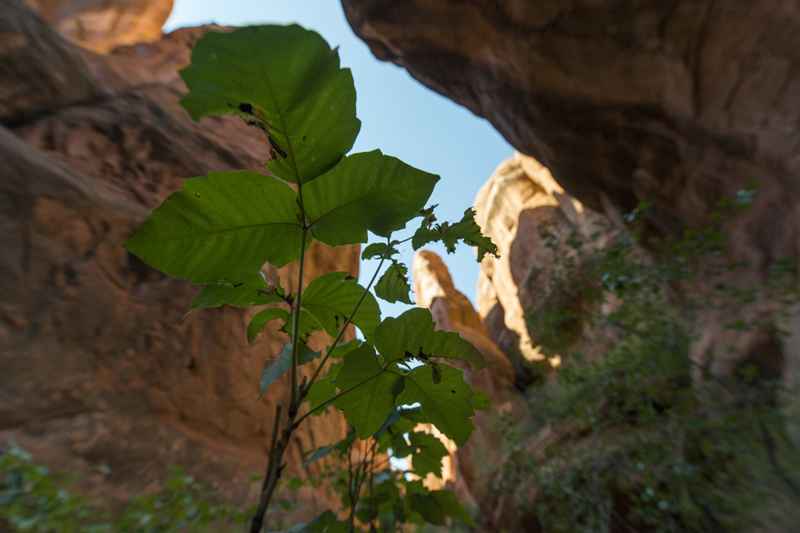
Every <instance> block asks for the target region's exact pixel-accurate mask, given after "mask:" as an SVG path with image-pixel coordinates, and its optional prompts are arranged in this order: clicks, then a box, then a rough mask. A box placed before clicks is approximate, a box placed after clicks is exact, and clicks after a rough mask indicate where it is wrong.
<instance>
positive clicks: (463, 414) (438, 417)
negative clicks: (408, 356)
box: [397, 365, 474, 446]
mask: <svg viewBox="0 0 800 533" xmlns="http://www.w3.org/2000/svg"><path fill="white" fill-rule="evenodd" d="M439 375H440V376H439V377H440V378H441V379H439V380H435V379H434V375H433V369H432V368H431V367H430V366H428V365H425V366H419V367H417V368H415V369H414V370H412V371H411V372H410V373H409V374H408V375H407V376H406V377H405V379H404V381H405V383H404V387H403V392H401V393H400V395H399V396H398V398H397V404H398V405H404V404H408V405H410V404H415V403H417V402H419V404H420V413H421V415H422V417H423V418H424V419H425V420H427V421H429V422H431V423H432V424H433V425H435V426H436V428H437V429H438V430H439V431H441V432H442V433H444V434H445V435H447V436H448V437H450V438H451V439H453V440H454V441H455V442H456V444H458V445H459V446H461V445H463V444H464V443H465V442H466V441H467V439H468V438H469V435H470V433H472V429H473V425H472V420H470V418H471V417H472V415H473V414H474V411H473V409H472V403H471V396H472V390H471V389H470V388H469V386H468V385H467V384H466V383H464V377H463V372H462V371H461V370H459V369H457V368H453V367H450V366H444V365H442V366H440V367H439ZM437 381H438V382H437Z"/></svg>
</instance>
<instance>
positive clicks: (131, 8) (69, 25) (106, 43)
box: [25, 0, 173, 53]
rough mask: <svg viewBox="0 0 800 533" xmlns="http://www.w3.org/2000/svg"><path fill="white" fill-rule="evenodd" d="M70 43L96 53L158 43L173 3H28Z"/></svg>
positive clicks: (95, 0) (170, 0)
mask: <svg viewBox="0 0 800 533" xmlns="http://www.w3.org/2000/svg"><path fill="white" fill-rule="evenodd" d="M25 1H26V2H27V4H28V5H29V6H30V7H31V8H32V9H34V10H35V11H36V12H37V13H39V15H40V16H41V17H42V18H43V19H44V20H45V21H47V23H48V24H49V25H50V26H52V27H53V28H55V29H56V30H57V31H58V32H59V33H61V35H63V36H64V37H66V38H67V39H69V40H70V41H72V42H74V43H76V44H78V45H80V46H82V47H84V48H88V49H90V50H94V51H96V52H103V53H104V52H109V51H111V50H113V49H114V48H116V47H117V46H121V45H126V44H136V43H142V42H152V41H157V40H158V39H160V38H161V28H162V27H163V26H164V22H166V21H167V18H168V17H169V15H170V13H171V12H172V4H173V0H112V1H109V0H88V1H87V0H82V1H75V0H25Z"/></svg>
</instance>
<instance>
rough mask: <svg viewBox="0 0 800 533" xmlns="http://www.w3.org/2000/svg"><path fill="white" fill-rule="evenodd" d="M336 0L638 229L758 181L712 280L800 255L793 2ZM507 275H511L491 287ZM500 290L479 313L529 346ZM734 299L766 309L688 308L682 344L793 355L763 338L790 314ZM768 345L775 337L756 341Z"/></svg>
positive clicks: (364, 34)
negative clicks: (499, 313)
mask: <svg viewBox="0 0 800 533" xmlns="http://www.w3.org/2000/svg"><path fill="white" fill-rule="evenodd" d="M342 3H343V5H344V8H345V13H346V15H347V17H348V20H349V21H350V24H351V26H352V27H353V29H354V30H355V31H356V33H357V34H358V35H359V36H360V37H361V38H362V39H364V41H366V42H367V44H368V45H369V46H370V48H371V50H372V52H373V53H374V54H375V55H376V56H377V57H378V58H380V59H383V60H387V61H392V62H394V63H396V64H398V65H401V66H403V67H405V68H406V69H407V70H408V71H409V73H410V74H411V75H413V76H414V77H415V78H417V79H418V80H420V81H421V82H422V83H424V84H425V85H427V86H429V87H431V88H432V89H434V90H436V91H438V92H440V93H442V94H443V95H445V96H448V97H449V98H451V99H452V100H454V101H456V102H458V103H460V104H462V105H464V106H465V107H467V108H468V109H470V110H472V111H473V112H474V113H476V114H478V115H480V116H483V117H485V118H487V119H488V120H489V121H490V122H491V123H492V124H493V125H494V126H495V127H496V128H497V129H498V131H500V132H501V133H502V134H503V136H504V137H505V138H506V139H507V140H508V141H509V142H511V144H512V145H513V146H515V147H516V148H517V149H518V150H519V151H520V152H522V153H525V154H529V155H531V156H534V157H535V158H536V159H537V160H538V161H540V162H541V163H542V164H544V165H545V166H546V167H547V168H549V169H550V171H551V172H552V175H553V177H554V178H555V180H556V181H557V182H558V183H559V184H561V185H563V186H564V189H565V190H566V191H567V192H569V193H570V194H571V195H573V196H574V197H575V198H576V199H577V200H579V201H580V202H581V203H582V204H583V205H585V206H587V207H589V208H591V209H594V210H596V211H598V212H600V213H604V214H606V215H608V217H609V218H610V219H612V220H613V219H618V218H619V217H620V214H621V213H628V212H630V211H631V210H632V209H634V208H635V207H636V206H638V205H640V204H641V203H648V204H650V206H651V207H650V209H649V210H647V213H646V214H645V216H644V220H645V222H646V230H647V231H646V232H645V235H644V236H645V240H644V242H645V244H646V245H647V246H654V244H655V243H656V242H657V241H658V240H659V239H661V238H668V239H672V238H676V237H678V236H680V235H682V234H683V232H684V230H686V229H687V228H690V229H696V228H702V227H706V226H707V225H708V224H710V221H711V220H712V219H713V213H714V212H715V211H716V210H717V208H718V206H719V205H720V203H721V202H723V201H730V199H732V198H737V197H740V196H744V197H746V198H749V197H750V196H751V194H752V193H754V195H753V196H752V204H751V205H750V206H749V208H748V209H747V210H746V211H745V212H743V213H739V214H738V215H737V216H736V217H735V218H733V219H731V220H729V221H728V222H727V223H726V225H725V228H724V233H725V235H726V236H727V239H728V241H729V246H728V247H727V257H726V258H725V261H728V262H729V263H730V264H739V265H743V266H744V267H745V268H739V269H738V271H737V272H736V273H733V274H731V275H729V276H728V277H727V279H725V283H727V284H730V285H734V286H739V287H752V286H754V285H755V286H759V285H762V286H763V285H764V284H765V283H766V282H767V281H768V279H769V277H770V275H771V274H770V272H771V269H772V268H773V267H775V265H776V264H779V263H780V261H781V260H783V259H785V258H797V257H800V186H799V185H798V183H799V182H798V179H797V176H798V173H799V172H800V156H799V155H798V154H800V140H798V136H797V135H796V131H797V129H798V126H800V69H798V68H796V67H797V65H798V64H800V46H799V44H800V5H798V3H797V2H795V1H793V0H777V1H775V2H769V3H764V2H756V1H745V2H714V1H712V0H679V1H677V2H660V1H657V0H649V1H644V2H640V1H634V0H620V1H616V2H596V1H591V0H574V1H569V2H563V1H556V0H548V1H544V2H536V3H535V4H533V3H530V2H521V1H516V0H501V1H498V2H455V1H447V0H444V1H439V0H414V1H409V2H402V3H398V2H390V1H388V0H343V2H342ZM515 201H516V200H515ZM748 202H749V200H748ZM517 246H519V247H523V246H524V245H523V244H522V243H519V244H518V245H517ZM511 262H512V263H513V259H512V260H511ZM519 283H520V280H519V279H517V280H515V281H514V283H511V284H510V285H509V284H507V283H505V282H503V285H507V286H508V287H513V286H518V284H519ZM680 289H681V290H682V291H683V293H684V294H697V293H698V291H699V290H702V289H703V288H702V287H698V286H697V285H693V286H688V287H680ZM503 291H505V292H506V293H508V294H511V293H513V290H509V291H506V289H502V290H501V292H500V293H498V301H499V300H500V299H501V298H504V294H505V293H504V292H503ZM523 297H524V295H523ZM505 299H506V300H508V298H507V297H506V298H505ZM488 301H489V302H491V298H488ZM501 303H502V304H503V306H504V311H505V312H507V313H510V315H511V317H510V318H504V319H503V320H502V321H500V320H499V319H496V318H495V319H492V318H491V317H490V318H489V323H490V330H496V328H494V326H491V324H492V323H494V321H495V320H498V322H500V323H503V322H504V323H505V324H506V325H510V324H511V326H509V327H510V328H511V330H510V331H512V332H513V333H514V334H516V335H519V336H520V340H513V339H512V340H507V341H503V340H502V339H500V338H499V337H498V340H499V341H500V343H501V345H503V346H508V345H515V344H516V345H521V351H522V352H523V353H525V352H530V348H529V347H528V346H527V339H525V338H524V335H523V333H524V332H522V330H521V328H520V327H519V326H518V325H517V326H513V324H518V322H519V319H518V316H519V313H518V310H515V307H516V305H515V304H513V302H512V303H508V301H506V302H501ZM484 312H487V313H488V310H485V309H484ZM744 312H745V313H746V314H747V315H748V320H751V321H756V322H759V323H761V324H763V327H761V328H758V329H757V330H753V331H750V332H748V333H746V334H740V332H731V331H729V330H728V331H726V330H725V328H724V327H723V326H722V324H723V323H724V322H725V321H726V316H725V312H724V311H723V312H717V313H714V312H708V313H704V314H701V316H698V318H697V321H698V323H699V324H702V327H701V328H700V329H701V330H703V336H702V338H701V339H699V340H698V342H697V343H696V344H695V347H694V350H693V357H694V359H695V361H696V362H697V363H698V364H700V365H707V364H708V365H709V366H710V367H711V370H712V373H713V374H716V375H725V374H728V373H730V371H731V370H732V369H733V368H734V367H735V366H736V365H737V364H739V363H740V362H742V361H744V360H750V359H752V358H762V359H764V360H769V361H771V362H769V361H768V362H766V363H765V364H766V365H773V366H774V365H777V366H784V367H785V368H787V369H790V368H796V367H797V363H793V361H797V360H799V359H800V353H798V352H797V351H796V349H795V348H793V346H794V345H793V344H792V343H791V342H787V341H786V340H785V339H783V340H779V339H776V338H775V335H774V331H775V330H779V329H784V327H785V326H784V324H782V320H783V319H781V318H778V317H777V316H776V309H775V306H774V305H772V302H770V301H763V300H761V301H755V302H751V303H750V304H748V308H747V309H746V310H744ZM771 331H772V332H773V333H771ZM731 345H733V346H735V347H736V348H735V349H733V350H731V349H729V348H728V347H729V346H731ZM766 345H769V346H775V347H776V349H774V350H773V349H770V350H767V352H769V353H768V354H767V355H764V350H763V347H764V346H766ZM708 354H714V359H713V361H709V355H708ZM788 373H789V372H788V371H787V376H788ZM787 379H789V377H787Z"/></svg>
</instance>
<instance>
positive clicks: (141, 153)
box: [0, 4, 358, 510]
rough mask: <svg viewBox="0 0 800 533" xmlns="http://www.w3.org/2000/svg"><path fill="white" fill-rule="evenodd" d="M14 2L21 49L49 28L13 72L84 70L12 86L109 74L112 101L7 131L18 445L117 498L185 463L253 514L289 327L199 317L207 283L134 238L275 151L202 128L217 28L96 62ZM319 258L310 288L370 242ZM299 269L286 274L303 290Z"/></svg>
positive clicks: (15, 53) (9, 315)
mask: <svg viewBox="0 0 800 533" xmlns="http://www.w3.org/2000/svg"><path fill="white" fill-rule="evenodd" d="M13 5H14V9H16V10H17V12H16V14H15V15H14V17H11V18H10V20H16V21H22V22H19V23H18V24H17V23H14V24H12V25H9V26H6V27H4V33H3V34H2V35H3V39H5V41H4V42H7V43H12V44H13V43H16V42H18V41H19V40H20V39H23V38H27V37H25V36H26V35H35V36H38V40H37V43H38V47H37V48H33V49H31V48H25V47H17V46H4V47H3V48H2V53H3V54H4V56H3V57H4V58H6V61H9V62H10V63H9V64H21V63H22V62H30V63H32V64H37V63H38V62H39V61H41V62H44V61H46V60H47V58H50V57H69V58H71V60H70V62H67V61H63V62H50V63H49V64H47V65H46V70H47V72H48V73H49V76H50V77H40V76H39V75H38V71H36V70H35V69H32V70H30V71H22V70H20V71H18V72H20V73H25V72H29V74H26V75H25V76H22V74H20V76H21V77H19V76H18V77H5V76H4V77H2V78H1V79H0V87H2V89H0V92H3V91H6V92H3V94H6V93H7V91H8V85H9V84H11V86H12V87H28V88H29V90H31V91H32V92H35V90H36V87H38V86H39V84H42V87H43V90H44V89H46V88H47V87H48V85H47V84H49V83H51V82H50V80H51V79H56V80H64V83H67V84H72V83H73V82H72V81H70V80H72V78H71V77H73V76H75V75H76V74H77V75H79V77H78V78H77V79H78V80H84V79H87V76H88V75H87V73H88V72H91V73H92V74H91V76H90V77H88V81H87V82H86V85H87V86H89V87H92V86H97V87H99V88H100V92H101V94H102V95H101V96H97V97H92V98H88V99H86V98H83V99H80V100H79V101H73V102H70V103H69V105H67V102H65V101H64V100H60V99H57V98H53V99H51V100H50V101H47V100H44V99H42V100H40V101H37V102H36V106H38V108H39V109H40V110H42V111H44V112H42V113H40V114H37V115H35V116H33V115H25V114H23V115H16V116H18V117H19V116H22V117H24V118H21V119H18V120H16V121H15V122H13V123H7V125H8V126H9V127H3V128H0V161H2V162H3V164H2V165H1V166H0V227H2V228H3V230H4V231H3V232H2V234H3V250H4V252H3V254H2V255H0V274H1V277H0V368H2V369H3V372H2V375H1V376H0V445H5V443H6V441H7V440H8V439H13V440H14V441H16V442H17V443H19V444H21V445H23V446H24V447H26V448H28V449H29V450H30V451H32V452H33V454H34V457H35V458H36V459H38V460H43V461H44V462H45V463H46V464H48V465H50V466H52V467H54V468H55V469H56V470H61V471H66V472H70V473H73V474H76V475H77V477H78V478H79V479H80V480H81V486H82V488H83V489H84V490H85V491H86V492H87V493H89V494H90V495H102V497H103V500H104V501H108V500H109V499H111V500H117V501H121V500H126V499H128V498H130V496H131V495H133V494H139V493H140V492H141V491H146V490H149V489H151V488H154V487H156V486H158V484H159V483H160V482H161V481H162V480H163V479H164V477H165V475H166V473H167V469H168V467H169V466H171V465H181V466H183V467H185V468H186V469H188V471H189V472H191V473H192V474H193V475H195V476H196V477H197V478H199V479H201V480H203V481H205V482H207V483H209V484H210V485H211V486H212V487H214V488H215V489H217V490H218V491H219V493H220V494H221V495H222V496H224V497H226V498H228V499H230V500H231V501H233V502H234V503H236V504H244V503H245V502H247V501H248V498H249V497H252V496H254V492H252V490H253V489H255V486H254V485H253V484H252V482H251V481H250V476H251V475H252V474H259V473H261V472H263V468H264V464H265V449H266V447H267V445H268V439H269V436H268V433H269V431H270V430H271V426H272V420H273V416H274V412H275V406H276V404H277V403H278V402H279V401H282V400H283V398H285V393H286V386H287V385H286V384H284V383H283V382H279V383H276V384H275V385H274V386H273V387H272V388H271V389H270V390H269V391H268V393H267V394H266V396H265V397H264V398H263V399H259V397H258V380H259V376H260V373H261V369H262V368H263V365H264V364H265V362H267V361H269V360H270V359H271V358H273V357H275V356H276V354H277V353H278V352H279V350H280V349H281V347H282V345H283V344H284V343H285V342H286V340H287V339H286V338H285V336H284V335H283V334H279V333H277V332H276V331H275V329H273V330H271V331H270V332H268V333H266V334H265V335H263V336H262V338H261V339H260V340H259V342H257V343H256V344H255V345H254V346H248V345H247V343H246V340H245V333H244V329H245V327H246V324H247V319H248V317H247V314H246V313H243V312H240V311H238V310H233V309H221V310H213V311H204V312H198V313H193V314H191V315H189V316H188V317H186V318H184V315H185V313H186V310H187V308H188V305H189V302H190V301H191V299H192V297H193V293H194V292H195V291H194V289H192V288H191V287H190V286H189V285H188V284H187V283H184V282H181V281H177V280H173V279H168V278H165V277H164V276H163V275H161V274H160V273H158V272H156V271H154V270H152V269H150V268H149V267H147V266H146V265H144V264H142V263H141V262H140V261H139V260H137V259H136V258H135V257H134V256H132V255H130V254H128V253H127V252H126V251H125V249H124V248H123V246H122V243H123V242H124V240H125V239H126V238H127V237H128V236H129V235H130V234H131V232H132V231H133V229H134V228H135V227H136V226H137V225H138V224H140V223H141V222H142V220H143V219H144V217H145V216H146V215H147V213H148V212H149V210H150V209H151V208H153V207H154V206H155V205H157V204H158V203H159V202H160V201H161V200H162V199H163V198H164V197H165V196H166V195H167V194H168V193H170V192H172V191H174V190H176V189H178V188H179V187H180V186H181V182H182V181H183V179H184V178H186V177H191V176H195V175H202V174H205V173H207V172H208V171H211V170H224V169H229V168H251V169H259V168H262V163H263V161H264V160H266V159H267V158H268V149H267V148H266V147H265V145H264V144H263V143H261V142H260V140H259V138H258V135H254V134H253V131H252V130H251V129H250V128H248V127H246V126H245V125H243V124H241V123H239V122H237V121H236V120H233V119H226V118H215V119H209V120H206V121H204V122H203V123H201V124H197V123H194V122H192V121H191V119H190V118H189V116H188V114H187V113H185V112H184V111H183V110H182V109H181V108H180V107H179V105H178V99H179V97H180V95H181V92H182V91H183V90H184V88H183V86H182V85H181V82H180V81H179V79H178V77H177V75H176V70H177V69H179V68H181V67H183V66H184V65H185V64H186V62H187V61H188V58H189V47H190V45H191V44H192V42H193V41H194V40H195V39H196V38H197V37H198V36H199V35H201V34H202V32H203V31H204V30H202V29H195V30H185V31H181V32H177V33H176V34H172V35H170V36H168V37H166V38H165V39H164V40H162V41H159V42H157V43H153V44H141V45H137V46H136V47H135V48H125V49H120V50H118V51H116V52H115V53H114V54H111V55H109V56H106V57H100V56H96V55H94V54H92V53H89V52H87V53H86V58H87V61H88V62H89V63H88V64H87V63H85V62H83V60H82V59H81V58H80V54H79V52H78V51H77V50H76V49H75V48H74V47H72V46H71V45H68V44H67V43H65V42H64V41H63V40H61V39H59V38H58V36H57V35H55V34H54V32H53V31H52V30H51V29H49V28H48V27H46V26H44V25H43V24H42V23H41V21H40V19H38V18H36V17H33V16H31V15H30V14H27V15H26V14H25V13H24V12H23V11H22V9H23V8H22V6H21V4H13ZM3 13H4V16H5V15H7V14H8V12H7V11H6V8H4V12H3ZM4 20H7V19H5V18H4ZM15 31H16V32H17V33H16V34H15V33H14V32H15ZM15 35H21V37H15ZM76 65H77V67H76ZM42 68H44V67H42ZM74 84H75V86H76V87H77V86H78V85H79V84H78V83H74ZM13 90H18V89H16V88H14V89H13ZM5 102H6V100H5V99H3V103H4V104H5ZM20 105H23V106H25V105H28V103H27V102H26V101H22V102H21V103H20ZM14 111H15V110H14V109H13V108H10V112H11V113H12V114H13V113H14ZM306 257H307V269H306V271H307V279H310V278H311V277H312V276H316V275H318V274H320V273H322V272H327V271H331V270H338V271H347V272H351V273H355V272H357V269H358V251H357V250H356V249H355V247H348V248H341V249H336V250H332V249H330V248H324V247H321V246H315V247H312V248H311V249H310V250H309V252H308V253H307V254H306ZM295 270H296V269H295V266H294V265H290V266H288V267H286V268H284V269H281V270H280V271H279V272H277V274H278V275H280V277H281V278H282V279H283V281H284V283H285V284H286V286H291V285H292V282H291V279H292V278H293V277H294V272H295ZM344 431H345V424H344V420H343V419H342V418H341V417H338V416H335V415H326V416H323V417H321V418H316V417H315V418H314V419H313V420H310V423H309V424H306V425H304V427H303V428H302V429H300V430H299V431H298V438H297V440H296V442H295V444H294V445H293V446H292V447H291V448H290V451H289V454H288V458H287V463H288V470H289V472H288V475H301V476H304V475H314V474H315V472H316V470H315V468H317V467H312V469H311V470H310V471H307V470H306V469H305V468H303V466H302V461H301V454H302V452H303V451H304V450H305V451H308V450H311V449H313V448H315V447H317V446H320V445H323V444H327V443H329V442H332V441H335V440H337V439H338V438H340V437H341V436H343V435H344ZM306 496H307V497H308V499H309V500H310V499H311V497H312V496H313V498H314V500H315V501H316V502H317V503H320V501H322V500H323V498H322V496H321V495H320V494H315V495H311V494H306ZM301 510H302V509H301ZM306 510H307V509H306Z"/></svg>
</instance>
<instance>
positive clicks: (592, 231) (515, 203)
mask: <svg viewBox="0 0 800 533" xmlns="http://www.w3.org/2000/svg"><path fill="white" fill-rule="evenodd" d="M475 210H476V214H477V216H476V220H477V222H478V224H479V225H480V226H481V230H482V231H483V232H484V234H486V235H487V236H489V237H491V239H492V241H493V242H494V243H495V244H496V245H497V247H498V256H499V257H494V256H491V255H487V256H486V257H484V259H483V263H482V264H481V271H480V274H479V278H478V295H477V303H478V312H479V313H480V316H481V317H482V318H483V320H484V323H485V324H486V327H487V328H488V331H489V336H490V337H491V338H492V339H493V340H494V341H495V342H496V343H497V345H498V346H500V348H501V349H502V350H503V351H504V352H505V353H506V354H509V355H510V356H511V357H512V358H515V360H516V362H517V365H516V366H517V368H518V371H519V368H520V361H519V360H518V359H516V358H517V357H519V356H521V357H522V358H523V359H525V360H528V361H536V360H542V359H544V358H545V357H547V356H549V357H550V358H551V359H553V361H554V362H555V361H557V359H554V358H555V357H557V356H558V353H552V352H551V353H547V352H548V351H547V350H543V347H542V339H540V338H537V337H538V335H537V332H536V331H532V330H531V329H532V328H531V326H530V324H529V320H528V318H527V315H528V314H529V313H531V312H532V311H535V310H536V309H538V308H540V307H542V306H543V305H546V304H547V303H548V301H549V300H550V298H551V297H553V296H554V292H555V291H557V290H560V289H561V288H562V287H560V286H559V287H557V286H555V285H554V278H555V276H556V275H558V274H560V272H558V269H559V268H560V266H559V264H557V263H559V262H560V263H563V261H564V259H565V258H566V257H568V256H573V257H575V256H576V253H575V250H573V249H570V247H569V246H568V245H567V244H566V242H567V241H568V239H569V237H570V236H574V237H575V238H577V239H579V240H580V241H582V242H584V243H586V244H584V246H585V248H587V249H586V250H584V251H585V252H588V251H590V250H591V249H594V250H596V249H599V248H601V247H602V246H604V245H605V244H606V243H607V242H608V240H609V238H611V236H612V235H613V233H614V231H613V228H612V226H611V224H610V223H609V222H608V220H607V219H606V218H605V217H603V216H601V215H599V214H597V213H595V212H593V211H591V210H590V209H587V208H585V207H584V206H583V205H582V204H581V203H580V202H578V201H577V200H575V199H574V198H572V197H571V196H569V195H567V194H566V193H565V192H564V190H563V189H562V188H561V186H560V185H558V183H556V182H555V180H554V179H553V177H552V176H551V175H550V172H549V171H548V170H547V169H546V168H545V167H543V166H542V165H541V164H539V163H538V162H537V161H536V160H535V159H533V158H531V157H527V156H523V155H521V154H516V155H515V156H514V157H512V158H511V159H509V160H507V161H505V162H503V163H502V164H501V165H500V166H499V167H498V168H497V170H495V172H494V174H493V175H492V176H491V177H490V178H489V181H488V182H487V183H486V184H485V185H484V186H483V187H482V188H481V190H480V191H479V192H478V196H477V198H476V200H475ZM577 272H578V270H576V273H577ZM576 281H577V280H576ZM576 285H577V283H576ZM575 297H576V298H577V297H578V296H577V295H575ZM538 333H542V332H538ZM577 337H579V335H576V338H577Z"/></svg>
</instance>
